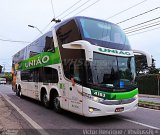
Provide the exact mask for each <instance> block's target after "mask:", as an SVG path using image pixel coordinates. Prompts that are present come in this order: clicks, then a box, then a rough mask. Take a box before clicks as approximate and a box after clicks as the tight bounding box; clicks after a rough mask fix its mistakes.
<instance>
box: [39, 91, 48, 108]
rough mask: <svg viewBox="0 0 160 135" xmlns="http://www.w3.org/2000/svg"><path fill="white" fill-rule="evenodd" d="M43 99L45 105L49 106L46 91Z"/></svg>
mask: <svg viewBox="0 0 160 135" xmlns="http://www.w3.org/2000/svg"><path fill="white" fill-rule="evenodd" d="M41 101H42V104H43V106H44V107H46V108H49V101H48V97H47V93H46V92H45V93H44V94H43V95H42V99H41Z"/></svg>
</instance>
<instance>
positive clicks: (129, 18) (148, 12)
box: [117, 7, 160, 24]
mask: <svg viewBox="0 0 160 135" xmlns="http://www.w3.org/2000/svg"><path fill="white" fill-rule="evenodd" d="M159 8H160V7H156V8H154V9H151V10H149V11H146V12H144V13H141V14H138V15H136V16H133V17H131V18H128V19H125V20H123V21H121V22H118V23H117V24H120V23H124V22H126V21H129V20H132V19H134V18H137V17H139V16H142V15H144V14H148V13H150V12H152V11H155V10H157V9H159Z"/></svg>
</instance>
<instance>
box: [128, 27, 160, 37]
mask: <svg viewBox="0 0 160 135" xmlns="http://www.w3.org/2000/svg"><path fill="white" fill-rule="evenodd" d="M158 29H160V27H157V28H154V29H150V30H146V31H143V32H138V33H135V34H131V35H128V37H130V36H134V35H138V34H142V33H146V32H149V31H154V30H158Z"/></svg>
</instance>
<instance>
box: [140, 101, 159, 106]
mask: <svg viewBox="0 0 160 135" xmlns="http://www.w3.org/2000/svg"><path fill="white" fill-rule="evenodd" d="M138 103H140V104H147V105H154V106H160V104H159V103H154V102H147V101H142V100H139V101H138Z"/></svg>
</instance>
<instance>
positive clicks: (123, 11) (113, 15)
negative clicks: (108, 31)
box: [106, 0, 147, 20]
mask: <svg viewBox="0 0 160 135" xmlns="http://www.w3.org/2000/svg"><path fill="white" fill-rule="evenodd" d="M146 1H147V0H144V1H142V2H140V3H137V4H135V5H133V6H131V7H129V8H127V9H125V10H123V11H120V12H118V13H116V14H114V15H112V16H110V17H108V18H107V19H106V20H108V19H111V18H113V17H115V16H117V15H120V14H122V13H124V12H126V11H128V10H130V9H132V8H134V7H137V6H138V5H140V4H143V3H144V2H146Z"/></svg>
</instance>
